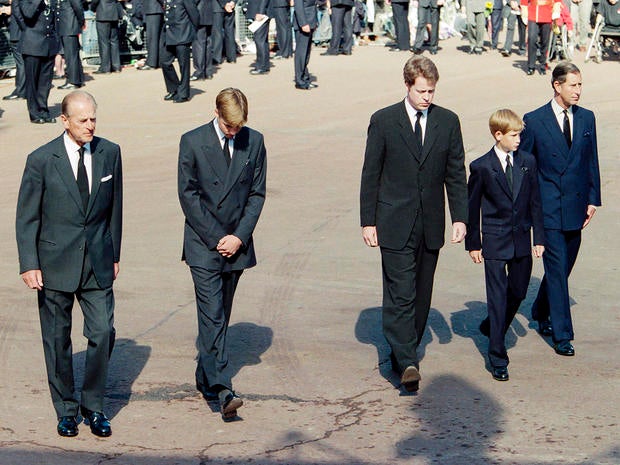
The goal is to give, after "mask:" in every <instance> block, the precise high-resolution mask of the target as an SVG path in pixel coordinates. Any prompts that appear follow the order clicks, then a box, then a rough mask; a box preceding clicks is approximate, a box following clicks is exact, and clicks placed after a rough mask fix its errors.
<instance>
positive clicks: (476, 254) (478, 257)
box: [469, 250, 482, 263]
mask: <svg viewBox="0 0 620 465" xmlns="http://www.w3.org/2000/svg"><path fill="white" fill-rule="evenodd" d="M469 256H470V257H471V259H472V261H473V262H474V263H482V250H470V251H469Z"/></svg>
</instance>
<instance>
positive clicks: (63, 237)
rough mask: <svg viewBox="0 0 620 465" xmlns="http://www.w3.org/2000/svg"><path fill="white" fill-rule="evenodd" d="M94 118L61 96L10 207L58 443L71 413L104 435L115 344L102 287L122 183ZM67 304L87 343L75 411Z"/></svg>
mask: <svg viewBox="0 0 620 465" xmlns="http://www.w3.org/2000/svg"><path fill="white" fill-rule="evenodd" d="M96 108H97V105H96V103H95V100H94V98H93V97H92V95H90V94H88V93H86V92H83V91H73V92H71V93H70V94H68V95H66V96H65V98H64V99H63V101H62V114H61V116H60V117H61V120H62V124H63V126H64V128H65V132H64V133H63V134H62V135H61V136H60V137H57V138H56V139H54V140H52V141H51V142H49V143H47V144H45V145H43V146H42V147H40V148H38V149H37V150H35V151H34V152H32V153H31V154H30V155H29V156H28V159H27V161H26V168H25V169H24V175H23V177H22V182H21V187H20V189H19V196H18V199H17V220H16V228H15V229H16V236H17V249H18V252H19V266H20V273H21V276H22V279H23V280H24V283H26V286H28V287H29V288H30V289H36V290H37V294H38V302H39V316H40V319H41V333H42V336H43V352H44V354H45V365H46V367H47V379H48V384H49V388H50V392H51V395H52V402H53V403H54V409H55V410H56V414H57V416H58V426H57V431H58V434H59V435H61V436H75V435H77V434H78V422H77V419H76V417H77V415H78V409H79V410H81V413H82V416H83V417H84V420H85V422H87V424H89V425H90V429H91V432H92V433H93V434H95V435H97V436H102V437H105V436H110V435H111V434H112V429H111V427H110V422H109V420H108V419H107V418H106V416H105V415H104V413H103V401H104V393H105V385H106V379H107V375H108V362H109V359H110V354H111V353H112V348H113V347H114V339H115V330H114V293H113V292H112V284H113V282H114V280H115V279H116V277H117V275H118V272H119V261H120V253H121V228H122V213H123V205H122V200H123V185H122V183H123V180H122V168H121V150H120V148H119V146H118V145H116V144H114V143H112V142H109V141H107V140H105V139H101V138H99V137H96V136H95V123H96ZM74 299H77V301H78V303H79V304H80V307H81V308H82V313H83V315H84V336H85V337H86V338H87V339H88V347H87V349H86V362H85V367H84V383H83V385H82V389H81V398H80V401H79V402H78V401H77V399H76V398H75V386H74V380H73V361H72V347H71V311H72V308H73V301H74Z"/></svg>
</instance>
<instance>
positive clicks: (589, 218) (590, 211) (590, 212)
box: [581, 205, 596, 229]
mask: <svg viewBox="0 0 620 465" xmlns="http://www.w3.org/2000/svg"><path fill="white" fill-rule="evenodd" d="M595 213H596V207H595V206H594V205H588V212H587V216H586V220H585V221H584V222H583V226H582V227H581V229H583V228H585V227H586V226H587V225H589V224H590V221H592V217H593V216H594V214H595Z"/></svg>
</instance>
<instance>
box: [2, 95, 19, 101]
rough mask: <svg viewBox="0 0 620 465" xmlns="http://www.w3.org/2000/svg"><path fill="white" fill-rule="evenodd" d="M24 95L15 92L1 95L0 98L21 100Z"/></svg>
mask: <svg viewBox="0 0 620 465" xmlns="http://www.w3.org/2000/svg"><path fill="white" fill-rule="evenodd" d="M23 98H24V97H20V96H19V95H17V94H9V95H5V96H4V97H2V100H22V99H23Z"/></svg>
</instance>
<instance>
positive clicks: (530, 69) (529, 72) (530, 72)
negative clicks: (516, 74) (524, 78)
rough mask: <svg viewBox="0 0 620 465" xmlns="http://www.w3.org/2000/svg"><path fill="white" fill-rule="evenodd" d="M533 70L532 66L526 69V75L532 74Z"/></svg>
mask: <svg viewBox="0 0 620 465" xmlns="http://www.w3.org/2000/svg"><path fill="white" fill-rule="evenodd" d="M534 71H535V70H534V68H528V70H527V73H526V74H527V75H528V76H531V75H532V74H534Z"/></svg>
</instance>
